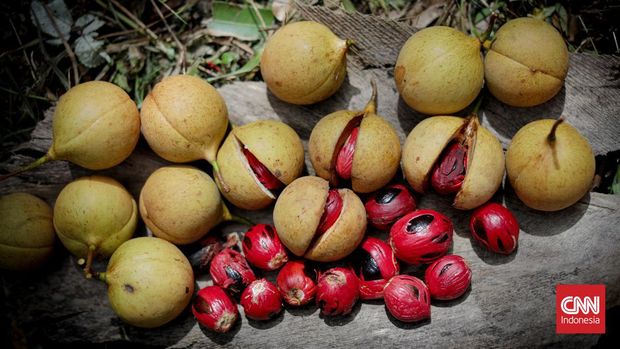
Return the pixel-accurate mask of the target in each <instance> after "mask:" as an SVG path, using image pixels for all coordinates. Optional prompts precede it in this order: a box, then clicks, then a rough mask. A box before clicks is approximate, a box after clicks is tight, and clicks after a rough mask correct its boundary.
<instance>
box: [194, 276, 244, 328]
mask: <svg viewBox="0 0 620 349" xmlns="http://www.w3.org/2000/svg"><path fill="white" fill-rule="evenodd" d="M192 313H193V314H194V317H195V318H196V320H198V322H200V324H201V325H203V326H204V327H206V328H208V329H210V330H211V331H215V332H219V333H225V332H228V331H229V330H230V328H231V327H232V325H234V323H235V321H237V318H238V317H239V311H238V310H237V304H236V303H235V301H234V300H233V299H232V298H231V297H230V296H229V295H228V294H227V293H226V291H224V289H223V288H221V287H219V286H207V287H205V288H203V289H202V290H200V291H198V294H196V298H194V301H193V303H192Z"/></svg>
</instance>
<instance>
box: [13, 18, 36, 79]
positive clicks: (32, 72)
mask: <svg viewBox="0 0 620 349" xmlns="http://www.w3.org/2000/svg"><path fill="white" fill-rule="evenodd" d="M9 23H10V24H11V28H12V29H13V33H15V37H16V38H17V43H18V44H19V46H20V47H23V46H24V44H23V43H22V38H21V37H19V33H17V29H15V25H14V24H13V20H12V19H9ZM22 53H23V54H24V59H25V60H26V63H28V68H29V69H30V74H32V79H33V80H36V79H37V77H36V74H35V72H34V68H33V67H32V63H31V62H30V59H29V58H28V55H27V54H26V51H22Z"/></svg>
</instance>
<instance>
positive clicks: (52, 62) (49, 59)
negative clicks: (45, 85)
mask: <svg viewBox="0 0 620 349" xmlns="http://www.w3.org/2000/svg"><path fill="white" fill-rule="evenodd" d="M32 18H34V21H35V22H36V27H37V37H38V38H39V49H40V50H41V53H42V54H43V57H44V58H45V61H46V62H47V63H48V64H49V65H50V67H51V69H52V70H53V71H54V73H55V74H56V76H57V77H58V79H59V80H60V83H62V84H63V86H64V87H65V88H66V89H67V90H68V89H69V88H71V83H70V82H69V81H67V79H65V76H64V75H63V73H62V71H61V70H60V69H59V68H58V66H57V65H56V61H55V60H52V57H50V55H49V53H47V50H46V49H45V45H44V44H43V36H42V35H41V29H40V28H41V23H40V22H39V18H38V17H37V16H35V15H34V13H33V14H32Z"/></svg>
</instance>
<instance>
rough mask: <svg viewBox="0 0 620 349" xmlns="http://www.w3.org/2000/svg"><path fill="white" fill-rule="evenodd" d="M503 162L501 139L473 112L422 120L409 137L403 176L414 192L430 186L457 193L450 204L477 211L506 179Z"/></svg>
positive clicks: (439, 190) (447, 192)
mask: <svg viewBox="0 0 620 349" xmlns="http://www.w3.org/2000/svg"><path fill="white" fill-rule="evenodd" d="M504 162H505V160H504V152H503V150H502V145H501V144H500V142H499V140H498V139H497V137H495V135H493V134H492V133H491V132H490V131H489V130H487V129H486V128H484V127H482V126H481V125H480V122H479V120H478V117H477V116H476V115H475V114H472V115H471V116H470V117H468V118H467V119H464V118H460V117H456V116H434V117H430V118H427V119H424V120H423V121H421V122H420V123H419V124H418V125H417V126H416V127H415V128H414V129H413V130H412V131H411V133H409V136H407V140H406V141H405V145H404V147H403V157H402V167H403V172H404V175H405V178H406V179H407V181H408V182H409V184H410V185H411V187H413V189H414V190H415V191H417V192H419V193H424V192H427V191H428V190H429V188H430V187H432V188H433V190H434V191H436V192H437V193H439V194H442V195H455V196H454V202H453V204H452V206H454V207H455V208H457V209H460V210H470V209H473V208H476V207H478V206H480V205H482V204H484V203H485V202H487V201H488V200H489V199H490V198H491V197H492V196H493V194H494V193H495V192H496V191H497V189H498V188H499V186H500V185H501V183H502V178H503V177H504Z"/></svg>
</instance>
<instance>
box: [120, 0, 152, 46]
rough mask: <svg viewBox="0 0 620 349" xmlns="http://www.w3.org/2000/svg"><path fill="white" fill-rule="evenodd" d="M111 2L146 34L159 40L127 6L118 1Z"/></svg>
mask: <svg viewBox="0 0 620 349" xmlns="http://www.w3.org/2000/svg"><path fill="white" fill-rule="evenodd" d="M110 2H111V3H112V4H113V5H114V6H116V7H117V8H118V9H119V10H121V12H123V13H124V14H125V15H126V16H127V17H129V18H130V19H131V20H132V21H134V23H135V24H136V25H138V27H140V28H141V29H142V30H144V32H145V33H146V34H147V35H148V36H149V37H150V38H151V39H153V40H158V39H159V37H157V34H155V33H154V32H153V31H152V30H150V29H149V28H148V27H147V26H146V25H145V24H144V23H143V22H142V21H141V20H140V19H139V18H138V17H136V16H135V15H134V14H133V13H131V11H129V10H128V9H127V8H125V6H123V5H121V4H120V3H119V2H118V1H116V0H110Z"/></svg>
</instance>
